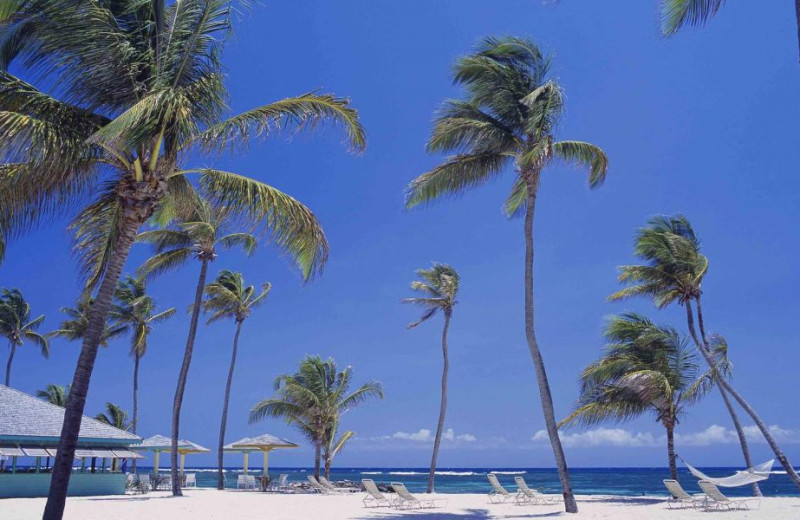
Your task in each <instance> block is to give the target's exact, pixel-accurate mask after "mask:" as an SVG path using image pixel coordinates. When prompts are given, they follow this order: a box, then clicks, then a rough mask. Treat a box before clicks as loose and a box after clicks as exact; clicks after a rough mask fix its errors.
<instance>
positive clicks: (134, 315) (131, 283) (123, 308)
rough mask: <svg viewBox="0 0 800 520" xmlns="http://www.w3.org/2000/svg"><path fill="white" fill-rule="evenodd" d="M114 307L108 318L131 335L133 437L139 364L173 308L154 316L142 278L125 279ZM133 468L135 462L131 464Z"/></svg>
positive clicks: (173, 310) (136, 415)
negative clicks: (152, 334) (154, 330)
mask: <svg viewBox="0 0 800 520" xmlns="http://www.w3.org/2000/svg"><path fill="white" fill-rule="evenodd" d="M114 300H115V303H114V305H112V307H111V313H110V314H111V316H112V317H113V318H114V319H115V320H116V323H118V324H119V326H120V327H121V328H122V330H123V331H125V332H129V333H130V335H131V350H130V355H131V357H133V417H132V418H131V431H132V432H133V433H136V427H137V426H138V424H139V363H140V362H141V359H142V357H143V356H144V355H145V354H146V353H147V339H148V337H149V336H150V333H152V332H153V325H154V324H156V323H159V322H161V321H164V320H166V319H169V318H170V317H172V315H173V314H175V308H174V307H172V308H169V309H167V310H165V311H162V312H156V309H157V307H156V302H155V300H154V299H153V297H152V296H150V295H149V294H147V283H146V282H145V280H144V279H142V278H136V277H133V276H130V275H128V276H126V277H125V279H124V280H120V282H119V283H118V284H117V290H116V292H115V293H114ZM133 465H134V466H133V467H134V468H136V460H134V461H133Z"/></svg>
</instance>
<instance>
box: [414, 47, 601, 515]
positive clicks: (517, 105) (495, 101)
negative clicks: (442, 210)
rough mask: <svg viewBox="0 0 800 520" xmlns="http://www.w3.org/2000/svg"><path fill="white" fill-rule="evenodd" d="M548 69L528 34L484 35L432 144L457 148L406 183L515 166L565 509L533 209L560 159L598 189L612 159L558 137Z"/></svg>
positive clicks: (529, 292) (447, 191)
mask: <svg viewBox="0 0 800 520" xmlns="http://www.w3.org/2000/svg"><path fill="white" fill-rule="evenodd" d="M549 69H550V59H549V58H548V57H547V56H546V55H545V54H544V53H542V51H541V50H540V49H539V48H538V47H537V46H536V45H535V44H534V43H533V42H531V41H529V40H526V39H523V38H514V37H503V38H486V39H484V40H483V41H482V42H481V44H480V46H479V48H478V50H477V52H475V53H474V54H471V55H468V56H465V57H463V58H460V59H459V60H458V61H457V62H456V65H455V82H456V83H459V84H461V85H463V86H464V88H465V90H466V98H465V99H463V100H447V101H445V103H444V105H443V106H442V108H441V110H440V113H439V116H438V118H437V119H436V121H435V124H434V129H433V134H432V135H431V138H430V139H429V140H428V145H427V147H428V150H429V151H431V152H452V153H454V155H452V156H451V157H449V158H447V160H446V161H445V162H444V163H442V164H441V165H439V166H437V167H436V168H434V169H433V170H431V171H429V172H427V173H425V174H424V175H421V176H420V177H418V178H416V179H415V180H414V181H413V182H412V183H411V184H410V185H409V187H408V192H407V199H406V206H407V207H409V208H412V207H415V206H419V205H424V204H428V203H431V202H433V201H435V200H437V199H439V198H443V197H448V196H451V197H452V196H458V195H461V194H463V193H464V192H465V191H467V190H468V189H469V188H473V187H476V186H480V185H482V184H485V183H486V182H488V181H489V180H492V179H494V178H496V177H497V176H498V175H499V174H500V173H502V172H503V171H504V170H507V169H510V168H512V167H513V170H514V173H515V174H516V175H515V179H514V184H513V187H512V190H511V194H510V195H509V197H508V199H507V200H506V203H505V207H504V209H505V212H506V214H507V215H508V216H510V217H511V216H516V215H519V214H522V213H524V214H525V224H524V228H523V231H524V236H525V247H526V250H525V334H526V338H527V341H528V349H529V350H530V354H531V358H532V359H533V365H534V368H535V371H536V379H537V382H538V384H539V393H540V396H541V402H542V411H543V413H544V419H545V424H546V427H547V433H548V435H549V437H550V443H551V445H552V447H553V453H554V455H555V459H556V464H557V466H558V474H559V478H560V480H561V489H562V491H563V493H564V502H565V508H566V510H567V512H570V513H574V512H577V510H578V506H577V504H576V503H575V496H574V494H573V492H572V484H571V483H570V478H569V472H568V470H567V462H566V459H565V457H564V450H563V448H562V446H561V440H560V439H559V438H558V428H557V426H556V419H555V412H554V410H553V399H552V396H551V393H550V386H549V384H548V382H547V373H546V371H545V366H544V360H543V358H542V354H541V351H540V350H539V345H538V344H537V342H536V335H535V332H534V301H533V254H534V249H533V216H534V210H535V204H536V196H537V194H538V190H539V179H540V177H541V174H542V172H543V170H544V169H545V167H547V166H549V165H551V164H552V163H553V162H554V161H556V160H561V161H564V162H569V163H578V164H580V165H585V166H586V167H588V169H589V187H590V188H595V187H597V186H600V184H602V182H603V180H604V179H605V176H606V171H607V169H608V159H607V158H606V155H605V153H604V152H603V151H602V150H601V149H600V148H598V147H596V146H594V145H592V144H589V143H585V142H581V141H556V140H555V136H554V132H555V128H556V126H557V123H558V121H559V119H560V118H561V114H562V110H563V105H564V95H563V91H562V89H561V87H560V86H559V85H558V83H557V82H556V81H555V80H553V79H551V78H549V76H548V73H549Z"/></svg>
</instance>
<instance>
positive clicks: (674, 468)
mask: <svg viewBox="0 0 800 520" xmlns="http://www.w3.org/2000/svg"><path fill="white" fill-rule="evenodd" d="M664 427H665V428H666V429H667V459H669V478H671V479H672V480H678V465H677V464H676V463H675V426H674V425H672V424H665V425H664Z"/></svg>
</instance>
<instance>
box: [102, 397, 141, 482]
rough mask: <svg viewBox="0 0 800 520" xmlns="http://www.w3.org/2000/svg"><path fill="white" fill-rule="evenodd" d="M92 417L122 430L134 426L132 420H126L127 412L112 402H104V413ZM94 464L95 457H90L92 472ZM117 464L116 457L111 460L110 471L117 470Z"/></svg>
mask: <svg viewBox="0 0 800 520" xmlns="http://www.w3.org/2000/svg"><path fill="white" fill-rule="evenodd" d="M94 418H95V419H97V420H98V421H100V422H101V423H105V424H108V425H109V426H113V427H114V428H119V429H120V430H124V431H126V432H127V431H130V430H131V429H132V428H133V427H134V423H133V421H128V413H127V412H126V411H125V410H123V409H122V408H120V407H119V406H117V405H115V404H113V403H106V411H105V413H99V414H97V415H95V417H94ZM94 464H95V459H94V458H92V473H94ZM117 464H119V461H118V460H117V459H114V460H113V461H112V462H111V471H116V470H117Z"/></svg>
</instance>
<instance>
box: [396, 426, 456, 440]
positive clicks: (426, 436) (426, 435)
mask: <svg viewBox="0 0 800 520" xmlns="http://www.w3.org/2000/svg"><path fill="white" fill-rule="evenodd" d="M450 431H451V432H452V431H453V430H450ZM389 438H391V439H402V440H406V441H415V442H430V441H433V435H432V434H431V431H430V430H426V429H425V428H423V429H421V430H420V431H418V432H416V433H406V432H395V433H394V434H393V435H390V436H389Z"/></svg>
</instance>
